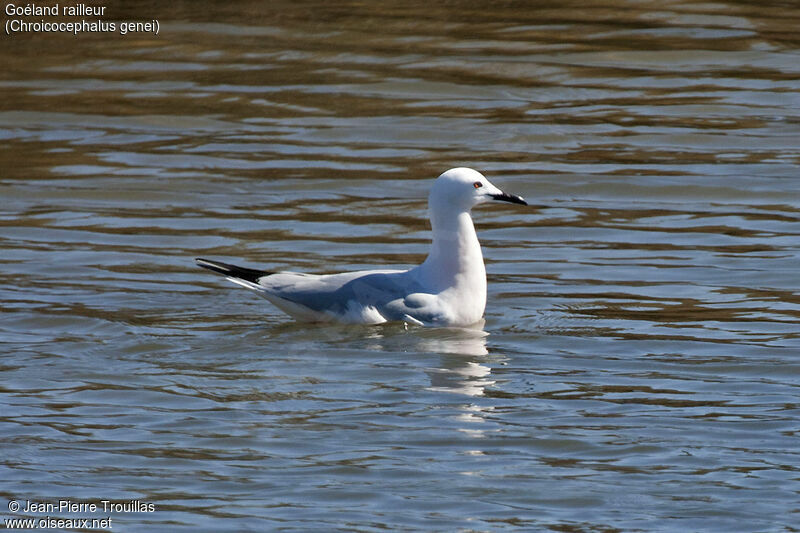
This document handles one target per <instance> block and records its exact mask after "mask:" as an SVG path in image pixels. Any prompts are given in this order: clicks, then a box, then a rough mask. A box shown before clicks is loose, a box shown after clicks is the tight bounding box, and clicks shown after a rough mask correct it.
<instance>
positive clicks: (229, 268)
mask: <svg viewBox="0 0 800 533" xmlns="http://www.w3.org/2000/svg"><path fill="white" fill-rule="evenodd" d="M194 261H195V263H197V264H198V266H201V267H203V268H207V269H208V270H211V271H213V272H216V273H218V274H222V275H223V276H229V277H232V278H239V279H243V280H245V281H249V282H250V283H258V280H259V279H261V278H263V277H264V276H269V275H270V274H272V272H267V271H265V270H257V269H255V268H244V267H240V266H236V265H231V264H229V263H222V262H221V261H210V260H208V259H203V258H200V257H198V258H197V259H195V260H194Z"/></svg>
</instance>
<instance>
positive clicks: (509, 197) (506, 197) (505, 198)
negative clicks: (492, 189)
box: [489, 192, 528, 205]
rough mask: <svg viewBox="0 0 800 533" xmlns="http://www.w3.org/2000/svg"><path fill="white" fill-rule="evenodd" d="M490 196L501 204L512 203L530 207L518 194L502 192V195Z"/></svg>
mask: <svg viewBox="0 0 800 533" xmlns="http://www.w3.org/2000/svg"><path fill="white" fill-rule="evenodd" d="M489 196H491V197H492V198H494V199H495V200H499V201H501V202H511V203H512V204H521V205H528V202H526V201H525V200H523V199H522V196H517V195H516V194H508V193H506V192H502V193H500V194H490V195H489Z"/></svg>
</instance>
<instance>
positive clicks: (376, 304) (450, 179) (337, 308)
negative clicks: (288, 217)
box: [196, 168, 528, 327]
mask: <svg viewBox="0 0 800 533" xmlns="http://www.w3.org/2000/svg"><path fill="white" fill-rule="evenodd" d="M493 201H501V202H511V203H513V204H521V205H528V204H527V202H525V200H523V199H522V197H520V196H516V195H513V194H508V193H505V192H503V191H501V190H500V189H498V188H497V187H495V186H494V185H492V184H491V183H490V182H489V180H487V179H486V178H485V177H484V176H483V174H481V173H480V172H477V171H476V170H472V169H471V168H453V169H450V170H448V171H447V172H444V173H443V174H442V175H441V176H439V177H438V178H437V179H436V180H435V181H434V182H433V186H432V187H431V190H430V194H429V195H428V211H429V215H430V220H431V230H432V233H433V241H432V243H431V248H430V253H429V254H428V257H427V258H426V259H425V261H424V262H423V263H422V264H421V265H418V266H416V267H413V268H411V269H408V270H366V271H359V272H345V273H341V274H325V275H314V274H302V273H298V272H267V271H264V270H256V269H252V268H243V267H240V266H236V265H231V264H228V263H222V262H219V261H211V260H208V259H201V258H198V259H196V262H197V264H198V265H199V266H201V267H203V268H207V269H209V270H212V271H214V272H217V273H219V274H222V275H223V276H225V277H226V278H227V279H228V280H229V281H232V282H233V283H236V284H238V285H241V286H242V287H245V288H247V289H251V290H253V291H255V292H256V293H258V294H259V295H261V296H263V297H264V298H266V299H267V300H269V301H270V302H271V303H272V304H273V305H275V307H277V308H278V309H280V310H281V311H283V312H284V313H286V314H288V315H290V316H292V317H294V318H295V319H296V320H298V321H302V322H342V323H350V324H381V323H384V322H390V321H402V322H405V323H406V324H414V325H419V326H441V327H451V326H454V327H463V326H470V325H472V324H475V323H476V322H478V321H480V320H481V318H482V317H483V312H484V310H485V308H486V268H485V267H484V265H483V254H482V253H481V245H480V243H479V242H478V236H477V235H476V233H475V226H474V225H473V224H472V217H471V216H470V210H471V209H472V208H473V207H474V206H476V205H478V204H482V203H485V202H493Z"/></svg>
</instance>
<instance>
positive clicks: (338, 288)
mask: <svg viewBox="0 0 800 533" xmlns="http://www.w3.org/2000/svg"><path fill="white" fill-rule="evenodd" d="M405 273H406V272H405V271H395V270H390V271H368V272H351V273H346V274H333V275H328V276H313V275H304V274H295V273H289V272H285V273H277V274H273V275H272V276H267V277H265V278H263V279H261V280H260V282H259V284H260V285H261V286H262V287H263V288H264V289H265V290H266V291H267V292H269V293H271V294H273V295H275V296H277V297H279V298H282V299H284V300H287V301H290V302H292V303H295V304H299V305H302V306H304V307H307V308H309V309H312V310H314V311H316V312H320V313H324V312H328V313H334V314H337V315H343V314H345V313H346V312H347V311H348V309H351V308H352V307H353V306H354V305H359V306H372V307H374V308H376V309H378V310H379V311H380V309H381V308H383V307H385V306H386V304H388V303H389V302H391V301H393V300H397V299H398V298H403V297H405V295H406V294H408V291H409V289H410V287H409V283H410V278H409V277H408V276H404V274H405ZM386 318H387V319H389V320H392V319H393V318H391V317H386Z"/></svg>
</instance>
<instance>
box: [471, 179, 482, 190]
mask: <svg viewBox="0 0 800 533" xmlns="http://www.w3.org/2000/svg"><path fill="white" fill-rule="evenodd" d="M472 186H473V187H475V188H476V189H480V188H481V187H483V183H481V182H480V181H476V182H475V183H473V184H472Z"/></svg>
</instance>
